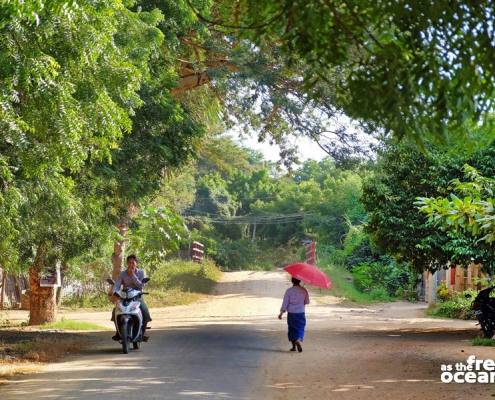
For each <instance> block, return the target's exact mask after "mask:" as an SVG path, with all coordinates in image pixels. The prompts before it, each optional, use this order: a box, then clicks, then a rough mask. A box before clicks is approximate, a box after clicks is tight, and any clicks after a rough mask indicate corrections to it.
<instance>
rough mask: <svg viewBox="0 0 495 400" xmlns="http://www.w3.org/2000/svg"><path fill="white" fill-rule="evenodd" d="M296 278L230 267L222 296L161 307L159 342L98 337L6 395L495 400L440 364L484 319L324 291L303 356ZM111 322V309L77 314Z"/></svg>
mask: <svg viewBox="0 0 495 400" xmlns="http://www.w3.org/2000/svg"><path fill="white" fill-rule="evenodd" d="M288 286H289V282H288V280H287V278H286V276H285V275H284V274H283V273H279V272H236V273H228V274H225V275H224V278H223V280H222V282H221V283H219V284H218V285H217V287H216V288H215V292H214V294H213V295H212V296H209V297H208V298H206V299H204V300H202V301H200V302H198V303H196V304H192V305H188V306H178V307H169V308H164V309H154V310H152V316H153V319H154V320H153V329H152V330H151V331H150V336H151V339H150V342H149V343H145V344H143V346H142V348H141V349H140V350H138V351H132V352H131V353H130V354H128V355H123V354H121V353H120V348H119V345H118V344H117V343H115V342H112V341H111V340H110V339H109V336H111V333H109V332H105V333H98V334H96V335H99V336H100V337H101V341H100V342H99V344H98V346H96V347H95V348H93V349H92V350H91V351H89V352H87V353H86V354H84V355H83V356H79V357H76V358H74V359H72V360H69V361H65V362H62V363H54V364H50V365H48V366H46V367H45V368H44V369H43V370H42V371H41V372H40V373H38V374H34V375H29V376H19V377H16V378H13V379H12V381H11V382H10V383H9V384H6V385H2V386H0V399H2V400H11V399H12V400H13V399H16V400H17V399H25V398H27V397H29V398H34V399H239V400H242V399H344V400H345V399H366V400H373V399H407V400H413V399H418V400H419V399H422V400H428V399H432V400H433V399H435V400H437V399H442V398H445V399H466V398H472V399H487V398H491V397H492V396H494V395H495V389H492V388H491V387H492V386H493V385H482V384H443V383H441V382H440V373H441V372H440V364H445V363H454V362H460V361H465V360H466V358H467V356H468V355H470V354H475V355H478V356H480V357H484V358H492V359H493V358H495V351H494V349H491V348H489V349H486V348H475V347H472V346H471V345H470V343H469V339H470V338H472V337H473V336H475V334H476V331H475V326H474V322H472V321H450V320H442V319H430V318H425V317H424V316H423V308H424V306H423V305H421V304H410V303H405V302H398V303H392V304H386V305H377V306H372V307H366V308H365V307H349V306H345V305H342V304H338V303H339V301H338V299H336V298H333V297H330V296H326V297H324V296H318V293H314V294H313V295H312V300H313V301H312V304H311V306H310V307H308V309H307V314H308V331H307V337H306V341H305V343H304V351H303V353H301V354H298V353H291V352H288V348H289V343H288V342H287V338H286V325H285V321H284V322H280V321H278V320H277V319H276V315H277V313H278V309H279V307H280V303H281V298H282V296H283V293H284V291H285V289H286V288H287V287H288ZM68 317H69V318H71V319H82V320H90V321H93V322H98V323H100V324H107V325H108V326H111V325H110V322H109V321H108V317H109V316H108V315H107V313H77V314H70V315H68Z"/></svg>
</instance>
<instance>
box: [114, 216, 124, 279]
mask: <svg viewBox="0 0 495 400" xmlns="http://www.w3.org/2000/svg"><path fill="white" fill-rule="evenodd" d="M117 228H118V229H119V234H120V236H121V237H122V239H121V240H117V241H116V242H115V243H114V244H113V254H112V266H113V271H112V279H113V280H116V279H117V278H118V277H119V275H120V272H121V271H122V263H123V258H124V253H125V239H124V238H125V235H126V233H127V224H120V225H118V226H117Z"/></svg>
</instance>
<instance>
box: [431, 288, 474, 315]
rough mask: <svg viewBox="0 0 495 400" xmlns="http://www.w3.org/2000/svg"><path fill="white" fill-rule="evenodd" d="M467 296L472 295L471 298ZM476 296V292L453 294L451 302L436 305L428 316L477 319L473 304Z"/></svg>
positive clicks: (468, 291)
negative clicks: (472, 307)
mask: <svg viewBox="0 0 495 400" xmlns="http://www.w3.org/2000/svg"><path fill="white" fill-rule="evenodd" d="M466 294H470V295H471V297H469V298H466ZM476 295H477V292H476V291H475V290H465V291H464V292H461V293H453V294H452V297H451V299H450V300H447V301H444V302H442V303H439V304H437V305H435V306H434V307H433V308H432V309H430V310H429V311H428V314H429V315H433V316H436V317H444V318H457V319H475V317H474V313H473V310H472V309H471V304H472V302H473V299H474V298H475V297H476Z"/></svg>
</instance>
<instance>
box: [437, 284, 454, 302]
mask: <svg viewBox="0 0 495 400" xmlns="http://www.w3.org/2000/svg"><path fill="white" fill-rule="evenodd" d="M437 298H438V299H439V300H440V301H448V300H450V299H451V298H452V293H451V292H450V290H449V289H448V288H447V285H446V284H445V282H441V283H440V285H438V287H437Z"/></svg>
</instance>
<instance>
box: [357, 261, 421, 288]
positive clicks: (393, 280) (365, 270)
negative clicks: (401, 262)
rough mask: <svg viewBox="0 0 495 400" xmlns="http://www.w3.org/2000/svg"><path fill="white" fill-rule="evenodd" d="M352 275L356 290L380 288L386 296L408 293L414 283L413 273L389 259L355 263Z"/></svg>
mask: <svg viewBox="0 0 495 400" xmlns="http://www.w3.org/2000/svg"><path fill="white" fill-rule="evenodd" d="M352 276H353V278H354V285H355V286H356V288H357V289H358V290H360V291H362V292H368V293H371V291H372V290H374V289H380V291H384V292H385V293H386V294H387V296H396V295H397V294H398V293H399V294H400V293H406V292H407V293H409V292H411V289H412V285H414V276H413V274H412V273H411V272H410V271H408V270H407V269H406V268H405V267H402V266H398V265H397V264H395V262H393V261H391V260H389V261H388V263H382V262H379V261H376V262H372V263H363V264H359V265H356V266H355V267H354V268H353V270H352ZM382 289H383V290H382Z"/></svg>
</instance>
